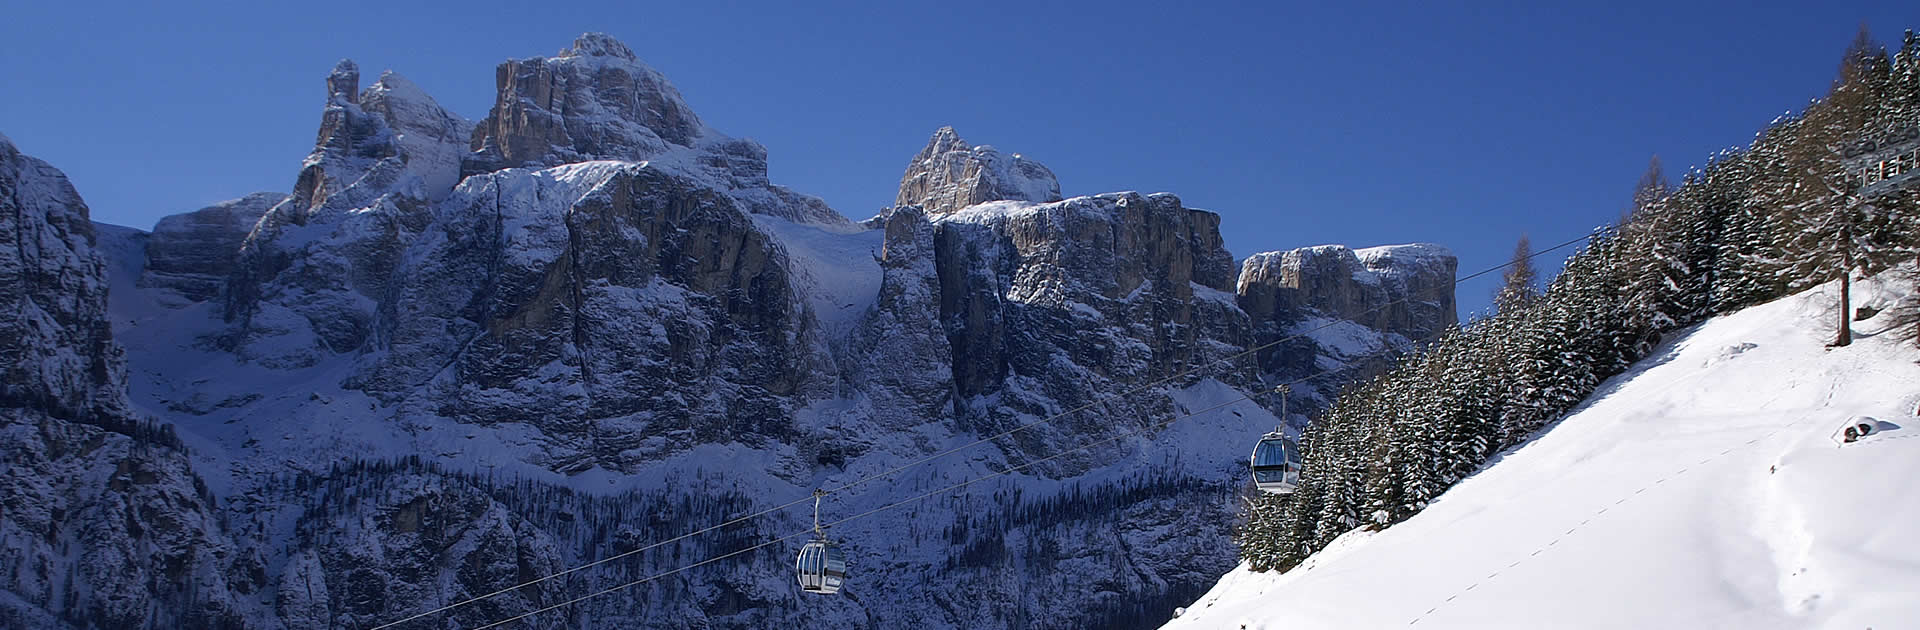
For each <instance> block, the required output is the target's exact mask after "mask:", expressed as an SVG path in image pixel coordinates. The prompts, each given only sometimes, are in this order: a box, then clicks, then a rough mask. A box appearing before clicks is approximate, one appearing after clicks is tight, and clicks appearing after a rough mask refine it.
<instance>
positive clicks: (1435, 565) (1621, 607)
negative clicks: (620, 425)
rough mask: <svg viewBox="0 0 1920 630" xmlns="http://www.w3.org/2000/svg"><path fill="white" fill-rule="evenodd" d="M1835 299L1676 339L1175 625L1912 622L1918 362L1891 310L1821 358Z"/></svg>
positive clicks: (1818, 294)
mask: <svg viewBox="0 0 1920 630" xmlns="http://www.w3.org/2000/svg"><path fill="white" fill-rule="evenodd" d="M1835 286H1837V285H1828V286H1826V287H1824V288H1821V289H1816V290H1812V291H1808V292H1806V293H1802V294H1799V295H1796V296H1793V297H1789V298H1785V299H1781V300H1778V301H1775V302H1772V303H1769V304H1765V305H1762V306H1758V307H1753V308H1749V309H1747V310H1744V311H1741V312H1738V313H1734V314H1731V315H1726V316H1722V317H1718V318H1715V319H1712V320H1710V321H1708V322H1706V323H1704V324H1700V325H1697V326H1694V327H1692V328H1690V329H1687V330H1685V331H1682V332H1680V333H1677V334H1675V335H1673V337H1672V338H1671V339H1670V340H1669V341H1667V343H1666V344H1665V345H1664V346H1662V347H1661V348H1659V349H1658V350H1656V351H1655V352H1654V354H1653V356H1652V357H1651V358H1649V359H1647V360H1645V361H1642V362H1641V363H1640V364H1638V365H1636V366H1635V367H1634V368H1633V369H1632V370H1630V371H1628V372H1627V373H1624V374H1621V375H1619V376H1616V377H1614V378H1613V379H1611V380H1610V381H1609V382H1607V383H1606V384H1604V385H1602V387H1601V388H1600V390H1599V391H1598V392H1596V393H1595V395H1594V396H1592V397H1591V398H1590V399H1589V400H1588V401H1587V402H1586V403H1585V404H1583V405H1582V406H1580V407H1579V408H1577V409H1576V410H1575V411H1574V412H1573V413H1571V414H1570V415H1568V416H1567V417H1566V418H1564V419H1562V420H1560V421H1559V422H1558V423H1556V424H1555V425H1554V426H1551V427H1549V428H1548V429H1546V430H1543V431H1542V432H1541V433H1540V434H1539V435H1538V436H1536V437H1535V439H1533V440H1532V441H1530V442H1527V443H1525V444H1523V445H1522V446H1519V447H1517V448H1515V449H1512V450H1511V451H1509V452H1507V453H1505V454H1503V455H1501V456H1499V457H1497V458H1495V462H1494V463H1493V464H1491V465H1490V466H1488V467H1487V468H1485V469H1483V470H1481V471H1480V472H1479V473H1478V474H1476V475H1474V476H1472V477H1470V478H1468V479H1466V480H1465V481H1462V482H1461V483H1459V484H1458V485H1457V486H1455V487H1454V488H1452V489H1451V490H1448V491H1447V492H1446V493H1445V494H1443V495H1441V497H1440V498H1439V500H1437V501H1434V502H1433V503H1432V504H1431V505H1430V506H1429V507H1428V508H1427V509H1426V510H1424V511H1422V512H1420V513H1419V514H1417V515H1415V516H1414V517H1412V518H1411V519H1408V520H1407V521H1406V522H1404V523H1400V524H1398V525H1395V526H1393V527H1391V528H1388V529H1386V530H1383V531H1378V532H1375V531H1370V530H1367V529H1360V530H1355V531H1352V532H1349V533H1347V534H1345V535H1344V536H1342V537H1341V538H1340V539H1337V540H1336V541H1335V542H1334V543H1333V544H1332V545H1330V546H1329V547H1328V548H1327V549H1325V550H1323V551H1321V552H1319V553H1317V554H1315V555H1313V556H1312V557H1311V558H1310V559H1309V560H1308V561H1307V562H1306V563H1304V564H1303V565H1302V566H1300V567H1298V568H1295V569H1294V570H1292V571H1289V572H1287V573H1284V574H1275V573H1254V572H1250V571H1249V570H1247V568H1246V567H1244V566H1243V567H1241V568H1239V569H1236V570H1234V571H1233V572H1231V573H1229V574H1228V575H1227V576H1226V577H1225V578H1223V579H1222V580H1221V581H1220V583H1219V584H1218V585H1216V586H1215V587H1214V588H1213V589H1212V590H1211V591H1209V592H1208V593H1207V594H1206V595H1205V596H1203V597H1201V598H1199V600H1198V601H1196V602H1195V603H1193V604H1192V606H1191V607H1190V608H1188V609H1187V610H1185V611H1184V612H1183V614H1182V615H1181V616H1180V617H1178V618H1177V619H1175V620H1174V621H1172V622H1170V623H1168V624H1167V625H1166V627H1167V628H1249V629H1252V628H1387V627H1396V628H1397V627H1409V626H1411V627H1419V628H1428V627H1433V628H1544V627H1553V628H1669V627H1709V628H1903V627H1913V624H1914V623H1915V622H1916V620H1920V597H1916V596H1915V594H1916V593H1920V571H1915V570H1914V567H1916V566H1920V551H1916V550H1915V548H1914V546H1913V544H1912V541H1914V540H1916V539H1920V489H1916V487H1915V486H1914V484H1913V483H1912V481H1913V480H1914V479H1916V478H1920V441H1915V440H1912V439H1911V438H1914V437H1920V417H1916V405H1920V365H1917V364H1916V363H1915V360H1914V358H1915V354H1914V350H1913V347H1912V345H1911V343H1910V342H1907V341H1904V340H1901V341H1896V340H1895V337H1896V335H1894V334H1891V332H1890V331H1887V330H1886V328H1887V327H1888V326H1889V325H1890V322H1889V321H1888V320H1889V319H1891V317H1892V316H1891V315H1886V314H1880V315H1877V316H1875V317H1872V318H1869V319H1866V320H1864V321H1861V322H1859V323H1857V324H1856V326H1857V330H1858V332H1860V333H1862V334H1860V335H1859V336H1858V337H1857V338H1856V340H1855V342H1854V344H1853V345H1852V346H1849V347H1843V348H1827V347H1825V346H1824V342H1826V341H1828V340H1829V338H1830V337H1831V332H1830V330H1829V329H1825V328H1823V326H1822V324H1824V323H1826V322H1827V321H1828V320H1829V319H1830V318H1831V313H1832V309H1833V303H1834V299H1835V296H1834V295H1832V294H1831V293H1832V292H1834V291H1836V289H1835ZM1857 290H1858V293H1856V295H1855V299H1856V300H1860V301H1858V302H1855V303H1856V304H1859V305H1861V306H1862V307H1863V309H1862V312H1863V313H1872V312H1875V311H1885V310H1886V307H1887V306H1889V305H1891V304H1893V303H1896V302H1898V301H1899V300H1900V299H1902V298H1903V297H1905V295H1906V293H1907V292H1908V291H1910V287H1909V286H1908V284H1907V283H1905V282H1894V281H1893V280H1892V274H1887V275H1885V276H1883V277H1882V278H1880V279H1878V280H1874V281H1869V282H1865V283H1862V284H1861V285H1860V286H1858V287H1857ZM1908 299H1910V298H1908ZM1859 423H1866V424H1869V425H1871V426H1872V427H1874V431H1873V432H1872V433H1870V434H1869V435H1867V437H1865V438H1864V439H1862V440H1860V441H1858V442H1854V443H1846V442H1845V441H1844V437H1843V431H1844V427H1846V426H1850V425H1854V424H1859Z"/></svg>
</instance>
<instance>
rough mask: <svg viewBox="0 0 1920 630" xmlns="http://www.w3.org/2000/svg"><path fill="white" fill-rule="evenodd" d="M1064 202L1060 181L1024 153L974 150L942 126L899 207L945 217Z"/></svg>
mask: <svg viewBox="0 0 1920 630" xmlns="http://www.w3.org/2000/svg"><path fill="white" fill-rule="evenodd" d="M1059 200H1060V182H1059V181H1057V180H1055V179H1054V176H1053V171H1051V170H1048V169H1047V167H1046V166H1045V165H1042V164H1040V163H1039V162H1035V161H1033V160H1029V159H1027V158H1025V157H1022V156H1021V155H1020V154H1018V153H1016V154H1013V155H1007V154H1005V153H1001V152H1000V151H999V150H998V149H995V148H993V147H991V146H986V145H981V146H973V145H969V144H967V142H966V141H965V140H961V139H960V134H959V133H958V132H955V131H954V130H953V128H952V127H941V128H940V129H939V130H938V131H935V132H933V139H931V140H928V141H927V146H926V148H924V149H921V150H920V153H919V154H917V155H915V156H913V161H912V162H909V163H908V164H907V172H906V174H905V175H902V176H900V194H899V195H898V196H897V197H895V198H894V204H895V205H900V206H920V207H921V208H922V209H924V210H926V212H927V213H928V214H931V215H940V214H946V213H949V212H955V211H958V210H961V209H963V208H966V207H967V206H971V205H974V204H980V203H986V202H989V201H1032V202H1038V203H1047V202H1052V201H1059Z"/></svg>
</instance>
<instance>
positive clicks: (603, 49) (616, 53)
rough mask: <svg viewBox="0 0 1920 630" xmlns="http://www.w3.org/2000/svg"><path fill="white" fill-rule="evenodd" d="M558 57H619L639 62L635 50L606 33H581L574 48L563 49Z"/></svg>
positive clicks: (574, 43)
mask: <svg viewBox="0 0 1920 630" xmlns="http://www.w3.org/2000/svg"><path fill="white" fill-rule="evenodd" d="M555 56H557V57H582V56H584V57H619V58H621V59H625V60H627V61H639V60H640V58H639V57H636V56H634V54H633V49H632V48H628V47H627V45H626V44H623V43H621V42H620V40H618V39H614V37H613V36H612V35H608V34H606V33H581V34H580V36H579V37H577V38H574V40H573V47H572V48H563V49H561V50H560V54H558V55H555Z"/></svg>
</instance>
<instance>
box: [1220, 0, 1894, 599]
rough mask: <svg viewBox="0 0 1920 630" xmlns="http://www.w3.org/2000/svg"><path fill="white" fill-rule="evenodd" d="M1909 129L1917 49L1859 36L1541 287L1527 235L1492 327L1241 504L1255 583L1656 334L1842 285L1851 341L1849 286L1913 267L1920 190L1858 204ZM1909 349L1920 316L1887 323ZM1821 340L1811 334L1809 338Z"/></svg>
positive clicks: (1448, 337) (1342, 399)
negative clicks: (1289, 475) (1796, 91)
mask: <svg viewBox="0 0 1920 630" xmlns="http://www.w3.org/2000/svg"><path fill="white" fill-rule="evenodd" d="M1916 124H1920V38H1917V37H1916V36H1915V34H1914V32H1913V31H1912V30H1908V31H1907V32H1906V34H1905V37H1904V38H1903V41H1902V46H1901V47H1900V50H1899V52H1897V53H1894V54H1891V55H1889V54H1888V52H1887V51H1886V49H1885V48H1883V47H1882V46H1880V45H1879V44H1877V43H1875V42H1874V40H1873V38H1872V37H1871V36H1870V34H1869V33H1868V32H1867V30H1866V29H1865V27H1864V26H1863V27H1862V28H1861V30H1860V33H1859V35H1858V36H1856V37H1855V38H1854V40H1853V41H1852V43H1850V44H1849V45H1848V46H1847V48H1846V51H1845V53H1844V54H1843V55H1842V59H1841V63H1840V67H1839V71H1838V73H1837V76H1836V77H1835V79H1834V81H1833V83H1832V84H1831V86H1830V87H1829V89H1828V91H1827V93H1826V95H1825V96H1824V97H1822V98H1820V99H1818V100H1815V101H1813V102H1812V103H1810V104H1808V105H1807V106H1806V107H1805V108H1804V109H1802V110H1801V111H1800V112H1798V113H1794V114H1789V115H1786V116H1782V117H1780V118H1778V119H1776V120H1774V121H1772V122H1771V123H1770V124H1769V125H1767V126H1766V128H1765V129H1764V130H1762V131H1761V132H1760V133H1759V134H1758V135H1757V136H1756V137H1755V139H1754V141H1753V142H1752V144H1751V145H1749V146H1748V147H1746V148H1744V149H1729V150H1726V151H1722V152H1720V153H1719V154H1717V155H1714V156H1712V159H1711V160H1709V161H1708V163H1707V164H1706V165H1705V166H1703V167H1699V168H1695V169H1691V170H1689V171H1688V172H1687V173H1686V174H1685V175H1684V176H1683V177H1682V178H1681V180H1680V183H1679V184H1678V185H1673V184H1671V183H1670V182H1669V181H1668V180H1667V178H1666V176H1665V174H1664V172H1663V169H1662V167H1661V165H1660V162H1659V159H1658V158H1657V157H1656V158H1655V159H1654V160H1653V161H1652V163H1651V164H1650V165H1649V167H1648V170H1647V173H1646V175H1644V176H1643V177H1642V178H1641V179H1640V181H1639V182H1638V184H1637V185H1636V186H1635V188H1634V192H1633V197H1632V207H1631V209H1630V210H1629V211H1628V212H1627V213H1626V215H1625V216H1624V217H1622V219H1621V220H1620V221H1619V222H1617V223H1616V224H1614V225H1611V226H1608V227H1605V228H1602V229H1599V230H1596V231H1595V233H1594V234H1592V236H1591V237H1590V238H1589V239H1588V240H1587V242H1586V245H1585V247H1584V248H1582V249H1581V250H1580V251H1578V252H1577V253H1575V254H1573V255H1572V256H1571V257H1569V258H1568V259H1567V262H1566V266H1565V267H1564V269H1562V271H1561V272H1560V273H1559V274H1558V275H1557V276H1555V277H1554V278H1553V279H1552V281H1551V282H1549V283H1548V284H1547V286H1546V288H1545V289H1544V290H1539V289H1536V288H1535V286H1534V281H1535V280H1534V279H1535V275H1536V274H1535V272H1534V270H1533V267H1532V266H1531V264H1530V262H1529V261H1530V258H1531V251H1530V247H1529V245H1528V243H1527V242H1526V240H1525V239H1524V238H1523V239H1522V240H1521V242H1520V244H1519V246H1518V248H1517V251H1516V252H1515V255H1514V263H1513V266H1512V267H1511V268H1510V269H1509V271H1508V273H1507V276H1506V282H1505V286H1503V287H1502V288H1501V289H1500V291H1499V292H1498V293H1497V294H1496V296H1495V306H1494V310H1493V312H1492V313H1491V314H1489V315H1487V316H1484V317H1480V318H1476V319H1474V320H1472V321H1470V322H1468V323H1466V324H1464V325H1461V326H1457V327H1454V328H1452V329H1449V330H1447V331H1444V332H1443V333H1442V334H1440V335H1439V336H1438V337H1437V338H1435V339H1432V340H1430V341H1429V342H1428V345H1427V346H1426V347H1425V348H1424V349H1423V350H1422V351H1420V352H1419V353H1417V354H1414V355H1411V356H1408V357H1406V358H1405V359H1403V360H1401V361H1399V362H1398V363H1397V364H1396V365H1395V366H1394V367H1393V368H1392V369H1390V370H1388V371H1387V372H1385V373H1383V374H1381V375H1379V376H1376V377H1373V378H1370V379H1367V380H1365V381H1362V382H1358V383H1355V384H1353V385H1350V386H1349V387H1348V388H1346V389H1345V390H1344V391H1343V392H1342V393H1341V394H1340V395H1339V396H1338V397H1337V398H1336V399H1335V401H1334V403H1333V404H1332V405H1330V406H1329V407H1328V408H1327V409H1326V410H1325V411H1324V412H1323V413H1322V414H1321V415H1320V416H1319V417H1318V418H1316V420H1315V422H1314V423H1313V424H1312V425H1311V426H1310V427H1309V428H1308V429H1307V430H1306V431H1305V433H1304V434H1303V436H1302V441H1301V447H1302V452H1303V455H1304V458H1303V459H1304V462H1303V470H1302V473H1301V483H1300V487H1299V489H1298V490H1297V491H1296V492H1294V493H1292V494H1288V495H1261V496H1257V497H1252V498H1249V499H1248V500H1247V504H1246V509H1245V513H1244V518H1245V520H1244V522H1243V523H1242V525H1241V526H1240V527H1239V529H1238V530H1237V531H1236V536H1235V538H1236V542H1237V543H1238V544H1239V546H1240V553H1241V557H1242V558H1243V559H1245V560H1247V561H1248V562H1249V563H1250V565H1251V566H1252V567H1253V568H1254V569H1255V570H1262V571H1264V570H1282V571H1284V570H1287V569H1290V568H1292V567H1294V566H1295V565H1297V564H1299V563H1300V562H1301V561H1302V560H1304V559H1306V557H1307V556H1308V555H1310V554H1312V553H1313V552H1314V551H1316V550H1319V549H1321V548H1323V547H1325V546H1326V545H1327V543H1329V542H1331V541H1332V540H1333V539H1334V538H1335V537H1337V536H1339V535H1340V534H1343V533H1346V532H1348V531H1351V530H1353V529H1355V528H1359V527H1371V528H1385V527H1388V526H1390V525H1392V524H1394V523H1398V522H1400V521H1403V520H1405V519H1407V518H1409V517H1411V516H1413V515H1414V514H1415V513H1418V512H1419V511H1420V510H1422V509H1424V508H1425V507H1426V505H1427V503H1428V502H1429V501H1431V500H1433V498H1434V497H1436V496H1438V495H1439V494H1440V493H1441V492H1444V491H1445V490H1446V489H1447V488H1448V487H1450V486H1452V485H1453V484H1454V483H1456V482H1458V481H1460V480H1461V479H1463V478H1465V477H1466V476H1467V475H1469V474H1472V473H1473V472H1474V471H1476V470H1478V469H1479V468H1480V467H1481V466H1482V465H1484V464H1485V463H1486V462H1487V461H1488V460H1489V459H1490V458H1492V457H1493V456H1494V455H1495V454H1497V453H1499V452H1501V451H1502V450H1505V449H1507V448H1509V447H1512V446H1515V445H1517V444H1519V443H1521V442H1523V441H1525V440H1526V439H1528V438H1529V436H1530V435H1532V434H1533V433H1534V432H1535V431H1537V430H1539V429H1541V428H1543V427H1545V426H1547V425H1548V424H1549V423H1551V422H1552V421H1554V420H1556V419H1558V418H1560V417H1561V416H1562V415H1564V414H1565V413H1566V412H1568V411H1569V410H1571V409H1572V408H1573V407H1574V406H1575V405H1577V404H1579V403H1580V402H1581V401H1582V400H1583V399H1585V398H1586V397H1587V396H1588V395H1589V394H1591V393H1593V391H1594V389H1595V388H1596V387H1598V386H1599V384H1600V383H1601V382H1602V381H1603V380H1605V379H1606V378H1608V377H1610V376H1613V375H1616V374H1619V373H1621V372H1623V371H1625V370H1626V369H1627V368H1628V366H1629V365H1631V364H1632V363H1633V362H1635V361H1638V360H1640V359H1643V358H1646V357H1647V356H1648V354H1649V353H1650V352H1652V351H1653V350H1654V348H1655V347H1656V345H1658V343H1659V342H1660V340H1661V338H1662V336H1663V335H1665V334H1667V333H1670V332H1673V331H1675V330H1677V329H1680V328H1682V327H1686V326H1689V325H1692V324H1695V323H1698V322H1700V321H1703V320H1705V319H1707V318H1709V317H1712V316H1714V315H1718V314H1723V313H1728V312H1731V311H1735V310H1739V309H1742V308H1745V307H1748V306H1753V305H1756V304H1759V303H1762V302H1766V301H1769V300H1773V299H1776V298H1779V297H1782V296H1786V295H1789V294H1792V293H1795V292H1799V291H1802V290H1805V289H1808V288H1811V287H1814V286H1817V285H1820V284H1822V283H1827V282H1836V281H1837V288H1838V292H1837V293H1838V300H1837V303H1836V304H1835V306H1834V315H1833V316H1832V319H1831V320H1830V326H1831V328H1832V330H1831V331H1830V332H1831V334H1832V335H1833V341H1832V345H1835V346H1844V345H1847V344H1849V343H1851V342H1852V331H1851V326H1850V324H1851V322H1852V321H1853V320H1854V319H1855V318H1856V317H1858V316H1872V314H1869V313H1865V312H1856V311H1854V309H1853V308H1852V303H1851V294H1850V289H1851V280H1852V279H1853V278H1855V277H1859V276H1862V275H1866V274H1874V273H1879V272H1881V271H1885V270H1887V269H1891V268H1893V267H1895V266H1896V265H1898V264H1900V263H1902V262H1906V261H1913V260H1915V259H1916V258H1917V257H1920V194H1917V193H1916V191H1915V190H1913V189H1912V188H1911V187H1907V188H1895V189H1892V190H1882V191H1878V192H1876V193H1875V194H1872V195H1868V194H1865V193H1864V192H1863V190H1862V185H1861V184H1862V182H1861V181H1860V178H1859V155H1860V154H1861V149H1860V148H1861V147H1863V146H1866V147H1876V146H1887V145H1889V144H1892V143H1894V142H1896V141H1898V140H1900V139H1902V138H1904V137H1905V136H1906V133H1907V131H1908V130H1910V129H1912V128H1914V127H1915V126H1916ZM1890 317H1891V318H1894V321H1898V322H1900V324H1899V325H1900V326H1902V328H1901V329H1900V330H1902V331H1904V332H1905V333H1906V334H1907V335H1908V336H1909V337H1911V338H1913V339H1914V340H1915V341H1916V342H1920V306H1916V305H1914V304H1913V303H1911V302H1910V303H1908V304H1905V305H1903V306H1902V307H1901V308H1900V309H1898V311H1897V312H1895V313H1892V314H1890ZM1822 334H1825V332H1824V331H1823V332H1822Z"/></svg>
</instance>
